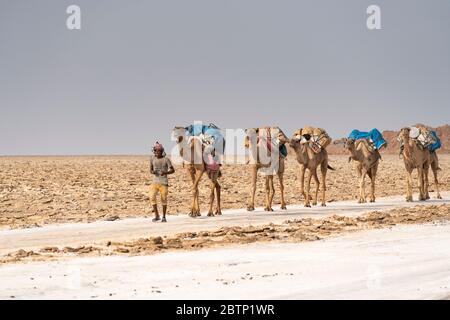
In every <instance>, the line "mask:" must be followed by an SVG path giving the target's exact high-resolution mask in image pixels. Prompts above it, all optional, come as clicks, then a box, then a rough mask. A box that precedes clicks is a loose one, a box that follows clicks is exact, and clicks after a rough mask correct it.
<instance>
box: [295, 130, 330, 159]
mask: <svg viewBox="0 0 450 320" xmlns="http://www.w3.org/2000/svg"><path fill="white" fill-rule="evenodd" d="M294 137H298V138H299V139H300V143H302V144H304V143H309V146H310V147H311V149H312V150H313V151H314V152H315V153H320V152H321V151H322V150H323V149H326V148H327V147H328V146H329V145H330V143H331V137H330V136H329V135H328V133H327V132H326V131H325V129H322V128H314V127H309V126H308V127H304V128H302V129H299V130H297V131H296V132H294Z"/></svg>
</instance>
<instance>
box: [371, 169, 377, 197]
mask: <svg viewBox="0 0 450 320" xmlns="http://www.w3.org/2000/svg"><path fill="white" fill-rule="evenodd" d="M371 171H372V173H371V175H370V202H375V177H376V175H377V172H376V169H375V168H372V169H371Z"/></svg>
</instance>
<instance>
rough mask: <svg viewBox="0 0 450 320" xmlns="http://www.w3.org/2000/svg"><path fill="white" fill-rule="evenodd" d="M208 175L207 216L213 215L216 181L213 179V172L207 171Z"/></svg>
mask: <svg viewBox="0 0 450 320" xmlns="http://www.w3.org/2000/svg"><path fill="white" fill-rule="evenodd" d="M209 175H210V177H209V178H210V194H209V211H208V217H214V213H213V205H214V197H215V194H214V193H215V189H216V182H215V181H214V177H213V175H214V173H209Z"/></svg>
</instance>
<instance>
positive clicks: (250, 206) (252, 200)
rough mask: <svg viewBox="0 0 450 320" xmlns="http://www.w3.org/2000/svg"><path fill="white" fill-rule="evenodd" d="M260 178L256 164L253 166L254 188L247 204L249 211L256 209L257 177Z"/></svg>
mask: <svg viewBox="0 0 450 320" xmlns="http://www.w3.org/2000/svg"><path fill="white" fill-rule="evenodd" d="M257 178H258V168H257V167H256V166H253V167H252V187H251V188H252V189H251V193H250V202H249V204H248V206H247V210H248V211H254V210H255V194H256V179H257Z"/></svg>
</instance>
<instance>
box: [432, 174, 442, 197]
mask: <svg viewBox="0 0 450 320" xmlns="http://www.w3.org/2000/svg"><path fill="white" fill-rule="evenodd" d="M431 169H432V171H433V176H434V185H435V186H436V192H437V195H436V198H438V199H442V197H441V193H440V191H439V181H438V169H437V168H431Z"/></svg>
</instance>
